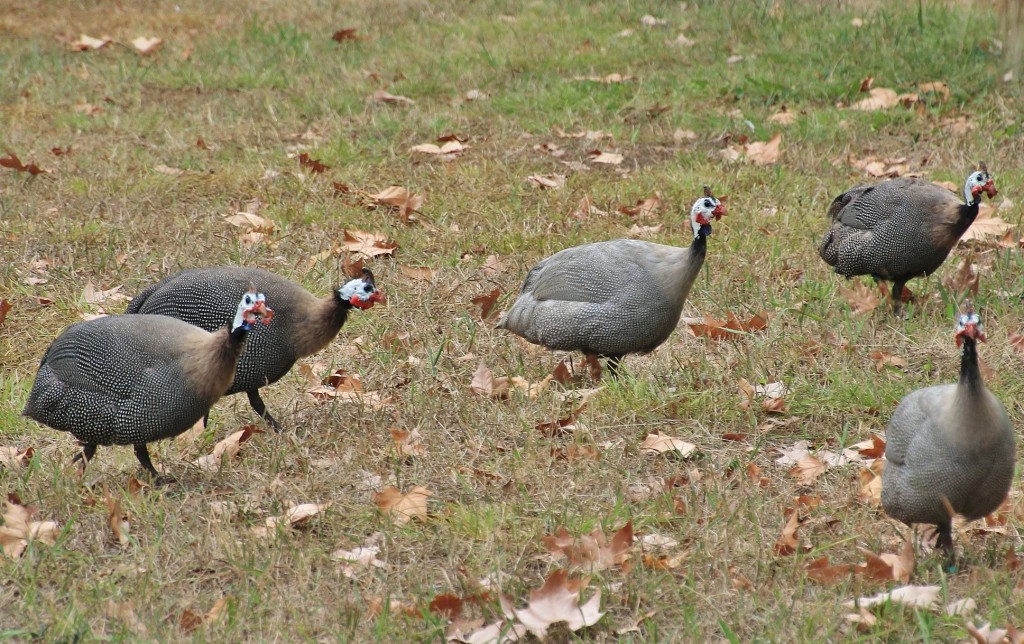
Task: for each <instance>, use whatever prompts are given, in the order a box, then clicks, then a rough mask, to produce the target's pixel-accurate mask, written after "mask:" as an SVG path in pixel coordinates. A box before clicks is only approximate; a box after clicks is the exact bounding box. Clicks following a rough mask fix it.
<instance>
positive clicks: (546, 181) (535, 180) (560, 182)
mask: <svg viewBox="0 0 1024 644" xmlns="http://www.w3.org/2000/svg"><path fill="white" fill-rule="evenodd" d="M526 180H527V181H528V182H529V183H532V184H533V185H535V186H537V187H538V188H548V189H551V190H561V189H562V188H564V187H565V175H564V174H531V175H530V176H528V177H526Z"/></svg>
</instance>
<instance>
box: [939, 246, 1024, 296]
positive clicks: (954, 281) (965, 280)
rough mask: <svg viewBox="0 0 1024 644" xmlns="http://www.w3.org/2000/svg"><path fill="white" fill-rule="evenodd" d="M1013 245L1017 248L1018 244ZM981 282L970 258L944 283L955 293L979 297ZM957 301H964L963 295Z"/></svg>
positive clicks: (961, 263)
mask: <svg viewBox="0 0 1024 644" xmlns="http://www.w3.org/2000/svg"><path fill="white" fill-rule="evenodd" d="M1013 245H1014V246H1016V243H1014V244H1013ZM980 281H981V275H980V274H979V273H978V271H977V270H976V266H975V265H974V262H972V261H971V258H970V257H965V258H963V259H962V260H961V261H960V266H959V267H958V268H957V269H956V273H953V275H951V276H949V277H947V278H946V279H944V280H943V283H944V284H945V285H946V288H947V289H949V290H950V291H952V292H953V293H959V294H966V293H971V294H972V295H977V294H978V285H979V282H980ZM957 299H958V300H959V299H962V295H961V297H958V298H957Z"/></svg>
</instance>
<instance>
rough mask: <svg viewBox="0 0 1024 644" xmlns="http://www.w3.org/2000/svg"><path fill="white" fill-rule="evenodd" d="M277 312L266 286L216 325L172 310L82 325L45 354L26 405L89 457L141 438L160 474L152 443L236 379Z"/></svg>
mask: <svg viewBox="0 0 1024 644" xmlns="http://www.w3.org/2000/svg"><path fill="white" fill-rule="evenodd" d="M244 290H245V289H241V291H244ZM241 291H236V292H235V295H236V297H237V295H238V293H239V292H241ZM236 302H237V301H236ZM272 316H273V311H271V310H270V309H268V308H267V307H266V299H265V297H264V295H263V294H262V293H255V292H253V291H249V292H246V293H245V294H244V295H243V296H242V299H241V301H240V302H237V310H236V313H235V318H234V322H233V323H232V324H231V325H230V326H228V325H224V327H223V328H222V329H220V330H218V331H216V332H215V333H208V332H206V331H203V330H202V329H199V328H197V327H194V326H192V325H190V324H186V323H184V322H182V321H180V320H175V319H173V318H169V317H166V316H163V315H112V316H108V317H102V318H98V319H95V320H90V321H88V322H78V323H76V324H72V325H71V326H69V327H68V328H67V329H65V330H64V332H63V333H61V334H60V336H59V337H58V338H57V339H56V340H54V341H53V344H51V345H50V347H49V348H48V349H47V350H46V353H45V354H44V355H43V359H42V361H41V362H40V364H39V371H38V372H37V373H36V379H35V382H34V383H33V385H32V392H31V394H30V395H29V399H28V403H27V404H26V405H25V410H24V411H23V412H22V413H23V414H24V415H25V416H28V417H29V418H32V419H34V420H37V421H39V422H40V423H43V424H44V425H49V426H50V427H53V428H54V429H59V430H61V431H66V432H70V433H71V434H72V435H73V436H74V437H75V438H77V439H78V440H79V441H81V443H82V452H81V453H80V454H78V455H77V456H75V459H74V460H75V461H78V460H82V459H84V460H85V462H86V463H88V461H89V459H91V458H92V457H93V455H94V454H95V453H96V447H97V446H98V445H134V446H135V455H136V456H137V457H138V459H139V462H140V463H142V466H143V467H145V468H146V469H147V470H148V471H149V472H150V473H151V474H152V475H153V476H154V477H155V476H157V472H156V468H154V467H153V463H152V461H151V460H150V458H149V449H148V448H147V447H146V444H147V443H151V442H153V441H157V440H160V439H163V438H170V437H172V436H177V435H178V434H180V433H182V432H183V431H185V430H186V429H188V428H189V427H191V426H192V425H193V424H194V423H195V422H196V421H197V420H199V419H200V418H202V417H203V414H205V413H206V412H207V411H209V409H210V406H211V405H213V403H215V402H216V401H217V399H218V398H220V397H221V396H223V395H224V392H226V391H227V389H228V387H229V386H230V385H231V381H232V379H233V378H234V374H235V365H236V364H237V363H238V358H239V356H240V355H241V353H242V349H243V347H244V345H245V339H246V337H247V336H248V335H249V331H250V330H251V329H252V328H253V324H254V323H255V321H256V318H262V319H263V322H264V324H266V323H269V322H270V319H271V317H272Z"/></svg>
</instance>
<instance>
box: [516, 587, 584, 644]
mask: <svg viewBox="0 0 1024 644" xmlns="http://www.w3.org/2000/svg"><path fill="white" fill-rule="evenodd" d="M585 585H586V583H585V582H584V581H582V580H572V581H570V580H569V575H568V573H567V572H566V571H564V570H556V571H555V572H553V573H551V575H550V576H549V577H548V578H547V581H545V582H544V585H543V586H541V587H540V588H538V589H535V590H532V591H530V601H529V602H528V604H527V606H526V608H523V609H513V612H514V613H515V616H516V618H517V619H519V621H520V622H522V624H523V626H525V627H526V629H527V630H528V631H530V632H531V633H533V635H534V636H535V637H536V638H537V639H540V640H543V639H544V637H545V636H546V635H547V631H548V627H549V626H551V625H552V624H557V623H558V622H565V625H566V626H567V627H568V628H569V630H570V631H573V632H575V631H578V630H580V629H581V628H583V627H585V626H593V625H594V624H596V623H597V622H598V620H600V619H601V617H603V616H604V613H602V612H601V590H600V589H598V590H597V591H595V592H594V596H593V597H591V598H590V599H589V600H588V601H587V602H586V603H585V604H580V590H581V589H582V588H583V587H584V586H585Z"/></svg>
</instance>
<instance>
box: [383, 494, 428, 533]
mask: <svg viewBox="0 0 1024 644" xmlns="http://www.w3.org/2000/svg"><path fill="white" fill-rule="evenodd" d="M431 495H433V492H431V491H430V490H428V489H427V488H425V487H423V486H422V485H417V486H416V487H414V488H412V489H411V490H409V491H408V492H407V493H405V494H402V493H401V491H399V489H398V488H397V487H394V486H392V485H389V486H388V487H386V488H384V490H382V491H381V492H378V493H377V494H375V495H374V502H375V503H376V504H377V507H378V508H380V510H381V511H382V512H383V513H384V514H386V515H387V516H389V517H391V520H392V521H394V522H395V524H396V525H403V524H406V523H408V522H409V521H410V520H412V519H420V520H425V519H426V518H427V499H428V498H429V497H430V496H431Z"/></svg>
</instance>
